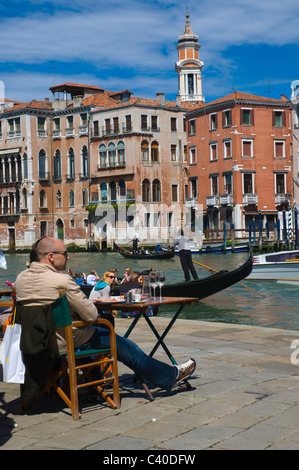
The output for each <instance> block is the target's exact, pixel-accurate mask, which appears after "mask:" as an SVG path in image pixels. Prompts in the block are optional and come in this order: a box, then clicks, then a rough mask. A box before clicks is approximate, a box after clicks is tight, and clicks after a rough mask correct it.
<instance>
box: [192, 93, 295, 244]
mask: <svg viewBox="0 0 299 470" xmlns="http://www.w3.org/2000/svg"><path fill="white" fill-rule="evenodd" d="M186 117H187V128H188V141H189V144H188V153H189V162H188V163H189V188H190V198H191V202H193V203H194V204H195V203H197V204H199V205H200V206H201V207H202V213H203V229H204V230H206V231H209V232H210V233H211V232H213V231H214V230H215V231H217V232H219V230H222V228H223V222H226V224H228V225H229V226H231V225H232V224H233V226H234V228H235V231H236V232H235V233H236V237H239V238H242V237H245V236H247V237H248V227H249V225H250V224H251V223H252V224H253V223H256V224H258V220H259V217H260V216H262V221H263V227H265V226H266V225H268V226H269V227H270V230H272V232H273V230H274V224H275V222H276V221H277V219H279V220H281V222H282V215H283V210H288V208H289V207H290V205H292V202H293V166H292V157H293V150H292V116H291V104H290V102H289V101H288V100H287V98H286V97H284V96H282V97H281V100H274V99H269V98H264V97H260V96H254V95H249V94H246V93H239V92H234V93H232V94H230V95H227V96H225V97H223V98H220V99H218V100H215V101H213V102H210V103H208V104H206V105H201V106H200V107H199V108H198V109H196V110H194V111H190V112H188V113H187V115H186ZM281 226H282V224H281Z"/></svg>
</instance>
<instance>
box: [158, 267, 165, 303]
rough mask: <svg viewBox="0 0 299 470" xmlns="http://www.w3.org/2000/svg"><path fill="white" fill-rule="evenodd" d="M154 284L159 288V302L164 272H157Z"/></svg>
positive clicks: (163, 282)
mask: <svg viewBox="0 0 299 470" xmlns="http://www.w3.org/2000/svg"><path fill="white" fill-rule="evenodd" d="M156 282H157V285H158V286H159V287H160V300H162V287H163V286H164V284H165V272H164V271H158V272H157V279H156Z"/></svg>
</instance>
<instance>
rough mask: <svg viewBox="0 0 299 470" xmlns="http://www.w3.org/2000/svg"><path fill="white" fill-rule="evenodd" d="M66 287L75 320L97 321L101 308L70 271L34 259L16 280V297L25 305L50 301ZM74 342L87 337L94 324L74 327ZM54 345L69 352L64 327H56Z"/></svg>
mask: <svg viewBox="0 0 299 470" xmlns="http://www.w3.org/2000/svg"><path fill="white" fill-rule="evenodd" d="M63 291H65V293H66V296H67V299H68V303H69V307H70V312H71V316H72V320H73V321H75V320H80V319H81V320H85V321H90V322H92V321H95V320H96V319H97V317H98V311H97V309H96V307H95V305H94V304H93V303H92V302H91V301H90V300H88V298H87V297H86V296H85V295H84V294H83V292H82V291H81V289H80V287H79V286H78V284H76V282H75V281H74V280H73V279H72V278H71V276H69V275H68V274H64V273H60V272H59V271H57V270H56V269H55V268H53V267H52V266H50V265H48V264H45V263H40V262H33V263H31V265H30V266H29V268H28V269H26V270H25V271H22V272H21V273H20V274H19V275H18V277H17V280H16V299H17V301H18V302H21V303H22V305H27V306H31V305H32V306H34V305H48V304H50V303H52V302H54V300H56V299H57V298H58V297H59V296H60V295H61V293H62V292H63ZM73 331H74V334H73V336H74V346H75V347H78V346H80V345H81V344H83V343H85V342H86V341H88V340H89V339H90V338H91V336H92V335H93V333H94V327H92V326H91V325H88V326H84V327H81V328H73ZM53 348H55V349H56V351H57V352H59V353H60V354H62V353H64V352H66V342H65V338H64V328H58V329H57V330H56V338H55V341H54V344H53Z"/></svg>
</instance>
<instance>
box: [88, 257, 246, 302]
mask: <svg viewBox="0 0 299 470" xmlns="http://www.w3.org/2000/svg"><path fill="white" fill-rule="evenodd" d="M251 270H252V255H250V256H249V257H248V259H247V260H246V261H245V263H244V264H243V265H242V266H239V267H238V268H236V269H234V270H233V271H219V272H218V273H216V274H212V275H211V276H206V277H203V278H201V279H198V280H196V281H189V282H186V281H183V282H175V283H173V284H165V286H163V287H162V296H164V297H197V298H198V299H199V300H201V299H205V298H206V297H209V296H210V295H213V294H216V293H217V292H220V291H222V290H223V289H226V288H227V287H230V286H232V285H234V284H236V283H237V282H240V281H241V280H242V279H245V277H247V276H249V274H250V273H251ZM81 289H82V290H83V292H84V293H85V295H87V296H89V293H90V291H91V289H92V287H91V286H81Z"/></svg>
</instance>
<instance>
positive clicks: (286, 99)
mask: <svg viewBox="0 0 299 470" xmlns="http://www.w3.org/2000/svg"><path fill="white" fill-rule="evenodd" d="M280 101H284V102H286V101H288V98H287V97H286V95H280Z"/></svg>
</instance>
